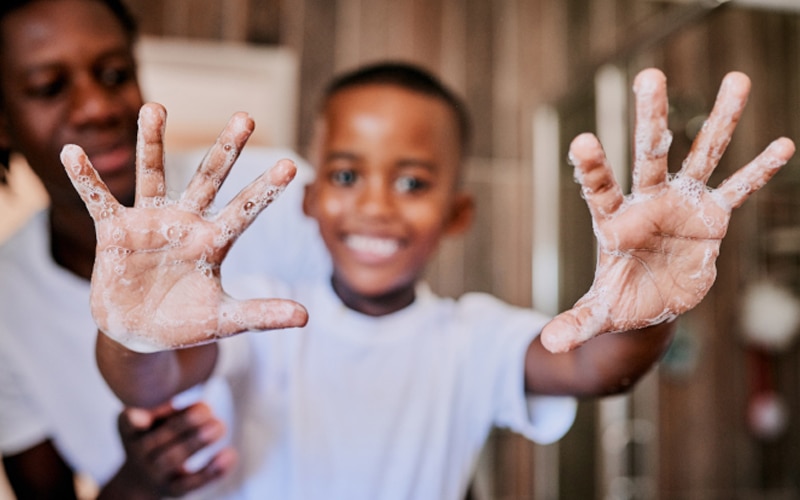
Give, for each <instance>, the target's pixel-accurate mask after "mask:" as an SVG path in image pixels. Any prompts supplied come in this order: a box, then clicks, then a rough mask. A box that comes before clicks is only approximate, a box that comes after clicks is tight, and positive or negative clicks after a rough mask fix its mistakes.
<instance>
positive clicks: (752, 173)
mask: <svg viewBox="0 0 800 500" xmlns="http://www.w3.org/2000/svg"><path fill="white" fill-rule="evenodd" d="M794 152H795V145H794V142H792V141H791V140H789V139H787V138H785V137H783V138H780V139H777V140H775V141H773V142H772V144H770V145H769V146H768V147H767V148H766V149H765V150H764V151H762V152H761V154H760V155H758V156H757V157H756V158H755V159H754V160H753V161H751V162H750V163H748V164H747V165H745V166H744V167H742V168H740V169H739V170H737V171H736V172H734V173H733V175H731V176H730V177H728V178H727V179H725V181H723V182H722V184H720V186H719V187H718V188H717V189H716V190H715V191H714V192H715V193H716V194H715V195H716V196H718V197H719V199H720V200H721V204H722V205H723V206H725V207H729V208H730V209H734V208H737V207H739V206H741V204H742V203H744V202H745V200H746V199H747V198H748V197H749V196H750V195H751V194H752V193H754V192H756V191H758V190H759V189H761V188H762V187H764V184H766V183H767V181H769V180H770V179H771V178H772V176H773V175H775V174H776V173H777V172H778V170H779V169H780V168H781V167H782V166H783V165H785V164H786V162H788V161H789V159H790V158H791V157H792V155H793V154H794Z"/></svg>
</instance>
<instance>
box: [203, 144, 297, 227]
mask: <svg viewBox="0 0 800 500" xmlns="http://www.w3.org/2000/svg"><path fill="white" fill-rule="evenodd" d="M296 172H297V167H295V164H294V163H293V162H292V161H291V160H281V161H279V162H278V163H277V164H276V165H275V166H274V167H272V168H271V169H270V170H268V171H267V172H264V173H263V174H262V175H261V176H259V177H258V179H256V180H255V181H253V182H252V183H250V184H249V185H248V186H247V187H245V188H244V189H243V190H242V191H241V192H240V193H239V194H237V195H236V197H235V198H234V199H233V200H231V202H230V203H228V205H227V206H226V207H225V208H224V209H223V210H222V211H221V212H220V213H219V215H218V216H217V224H218V227H220V228H222V230H223V232H224V233H225V234H228V235H230V236H231V237H233V238H235V237H236V236H238V235H240V234H242V232H243V231H244V230H245V229H247V227H248V226H249V225H250V224H251V223H252V222H253V221H254V220H255V218H256V216H258V214H259V213H261V211H262V210H264V209H265V208H266V207H267V206H269V205H270V204H271V203H272V202H273V201H275V199H277V198H278V196H280V194H281V193H282V192H283V190H284V189H285V188H286V186H287V185H288V184H289V182H291V180H292V179H294V176H295V173H296Z"/></svg>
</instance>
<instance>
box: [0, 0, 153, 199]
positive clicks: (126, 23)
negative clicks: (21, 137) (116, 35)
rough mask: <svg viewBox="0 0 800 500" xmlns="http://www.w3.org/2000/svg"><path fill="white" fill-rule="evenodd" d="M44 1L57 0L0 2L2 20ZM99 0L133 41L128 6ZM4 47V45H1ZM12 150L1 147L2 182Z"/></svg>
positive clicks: (0, 100)
mask: <svg viewBox="0 0 800 500" xmlns="http://www.w3.org/2000/svg"><path fill="white" fill-rule="evenodd" d="M42 1H55V0H3V2H2V4H0V22H2V21H3V19H5V18H6V16H7V15H9V14H11V13H12V12H14V11H16V10H17V9H21V8H22V7H25V6H27V5H30V4H33V3H36V2H42ZM92 1H97V2H100V3H102V4H103V5H105V6H106V7H108V9H109V10H110V11H111V13H112V14H114V17H116V18H117V20H118V21H119V23H120V25H121V26H122V29H123V31H125V34H126V35H127V37H128V38H129V39H130V41H131V42H133V40H134V39H135V38H136V34H137V30H138V28H137V25H136V20H135V19H134V17H133V15H132V14H131V12H130V11H129V10H128V7H127V6H126V5H125V3H123V1H122V0H92ZM0 49H2V47H0ZM2 106H3V97H2V95H0V107H2ZM10 157H11V151H9V150H7V149H3V148H0V184H5V183H6V174H7V171H8V167H9V162H10V160H11V158H10Z"/></svg>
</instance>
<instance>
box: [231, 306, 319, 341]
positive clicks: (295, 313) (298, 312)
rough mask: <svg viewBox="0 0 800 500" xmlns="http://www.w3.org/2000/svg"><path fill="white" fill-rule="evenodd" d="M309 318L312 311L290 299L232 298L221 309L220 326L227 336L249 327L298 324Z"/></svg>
mask: <svg viewBox="0 0 800 500" xmlns="http://www.w3.org/2000/svg"><path fill="white" fill-rule="evenodd" d="M307 322H308V311H306V308H305V307H303V306H302V305H301V304H299V303H297V302H295V301H293V300H287V299H250V300H243V301H228V302H226V303H224V304H223V305H222V307H221V310H220V318H219V329H220V331H221V333H222V334H223V336H227V335H234V334H236V333H240V332H243V331H247V330H278V329H282V328H297V327H301V326H305V324H306V323H307Z"/></svg>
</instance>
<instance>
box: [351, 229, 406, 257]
mask: <svg viewBox="0 0 800 500" xmlns="http://www.w3.org/2000/svg"><path fill="white" fill-rule="evenodd" d="M347 246H348V247H350V248H352V249H353V250H355V251H357V252H364V253H370V254H373V255H379V256H381V257H388V256H390V255H392V254H393V253H395V252H396V251H397V250H398V248H400V244H399V242H398V241H397V240H393V239H388V238H373V237H371V236H362V235H357V234H355V235H350V236H348V237H347Z"/></svg>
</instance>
